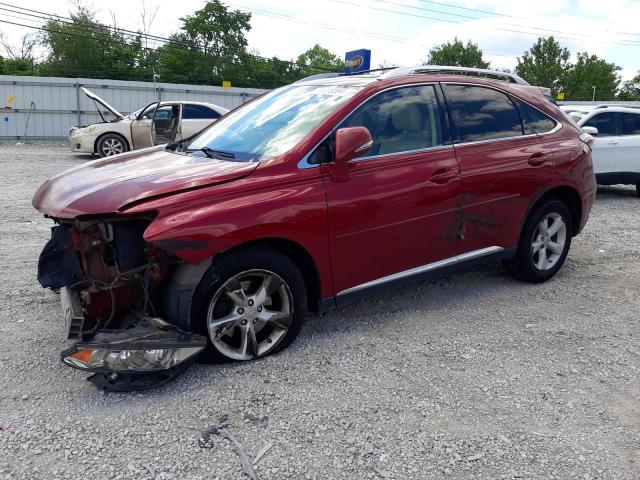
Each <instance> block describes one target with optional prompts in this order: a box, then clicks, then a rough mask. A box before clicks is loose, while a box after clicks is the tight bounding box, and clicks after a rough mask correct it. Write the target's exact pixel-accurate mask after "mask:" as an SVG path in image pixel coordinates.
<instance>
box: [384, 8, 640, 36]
mask: <svg viewBox="0 0 640 480" xmlns="http://www.w3.org/2000/svg"><path fill="white" fill-rule="evenodd" d="M377 1H380V0H377ZM418 1H419V2H422V3H428V4H432V5H441V6H444V7H449V8H458V9H460V10H466V11H470V12H479V13H485V14H488V15H494V16H497V17H506V18H515V19H518V20H529V19H528V18H526V17H518V16H515V15H508V14H506V13H500V12H491V11H489V10H480V9H478V8H470V7H463V6H460V5H454V4H452V3H446V2H436V1H434V0H418ZM405 6H406V7H409V8H413V7H411V6H410V5H405ZM603 31H604V32H607V33H617V34H618V35H631V36H634V37H637V36H640V33H630V32H618V31H615V30H603Z"/></svg>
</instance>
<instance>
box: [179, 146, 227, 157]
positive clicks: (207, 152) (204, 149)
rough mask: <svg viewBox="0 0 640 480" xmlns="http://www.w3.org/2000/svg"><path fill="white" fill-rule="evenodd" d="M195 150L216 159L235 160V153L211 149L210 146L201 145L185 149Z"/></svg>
mask: <svg viewBox="0 0 640 480" xmlns="http://www.w3.org/2000/svg"><path fill="white" fill-rule="evenodd" d="M197 151H200V152H202V153H204V154H205V155H206V156H207V157H209V158H215V159H216V160H235V158H236V156H235V154H233V153H231V152H225V151H223V150H213V149H212V148H209V147H202V148H195V149H192V150H187V153H189V152H197Z"/></svg>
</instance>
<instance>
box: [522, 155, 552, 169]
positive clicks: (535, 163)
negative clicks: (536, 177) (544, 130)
mask: <svg viewBox="0 0 640 480" xmlns="http://www.w3.org/2000/svg"><path fill="white" fill-rule="evenodd" d="M548 160H549V157H547V155H546V154H544V153H542V152H536V153H534V154H533V155H531V156H530V157H529V160H528V162H527V163H528V164H529V165H531V166H532V167H541V166H543V165H545V164H547V162H548Z"/></svg>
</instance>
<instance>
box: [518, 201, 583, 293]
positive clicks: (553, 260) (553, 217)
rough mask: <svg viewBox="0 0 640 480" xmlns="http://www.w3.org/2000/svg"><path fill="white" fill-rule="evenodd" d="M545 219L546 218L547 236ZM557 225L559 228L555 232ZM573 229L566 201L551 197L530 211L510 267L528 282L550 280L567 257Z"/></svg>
mask: <svg viewBox="0 0 640 480" xmlns="http://www.w3.org/2000/svg"><path fill="white" fill-rule="evenodd" d="M543 220H546V225H547V233H548V234H546V235H545V233H544V227H543V224H542V222H543ZM556 222H560V223H556ZM554 225H555V227H554ZM556 228H559V230H557V231H555V229H556ZM554 231H555V233H554ZM573 231H574V230H573V220H572V218H571V212H569V208H568V207H567V205H566V204H565V203H564V202H561V201H559V200H549V201H547V202H544V203H542V204H541V205H539V206H537V207H536V208H535V210H533V211H532V212H531V213H530V214H529V217H528V218H527V220H526V222H525V224H524V227H523V229H522V234H521V235H520V241H519V244H518V249H517V252H516V256H515V258H514V259H513V260H510V261H509V262H506V266H507V269H508V270H509V272H510V273H511V274H512V275H514V276H515V277H516V278H519V279H521V280H525V281H527V282H531V283H540V282H545V281H547V280H549V279H550V278H551V277H553V276H554V275H555V274H556V273H558V270H560V268H561V267H562V264H563V263H564V261H565V259H566V258H567V254H568V253H569V247H571V238H572V232H573ZM549 234H550V235H549Z"/></svg>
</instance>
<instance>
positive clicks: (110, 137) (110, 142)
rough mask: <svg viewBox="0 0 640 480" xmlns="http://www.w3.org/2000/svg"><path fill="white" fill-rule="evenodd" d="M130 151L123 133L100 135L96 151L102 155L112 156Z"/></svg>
mask: <svg viewBox="0 0 640 480" xmlns="http://www.w3.org/2000/svg"><path fill="white" fill-rule="evenodd" d="M127 151H129V145H128V144H127V141H126V140H125V139H124V137H123V136H122V135H118V134H117V133H107V134H106V135H103V136H102V137H100V140H98V144H97V145H96V152H97V153H98V155H100V156H101V157H111V156H113V155H117V154H119V153H123V152H127Z"/></svg>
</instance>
